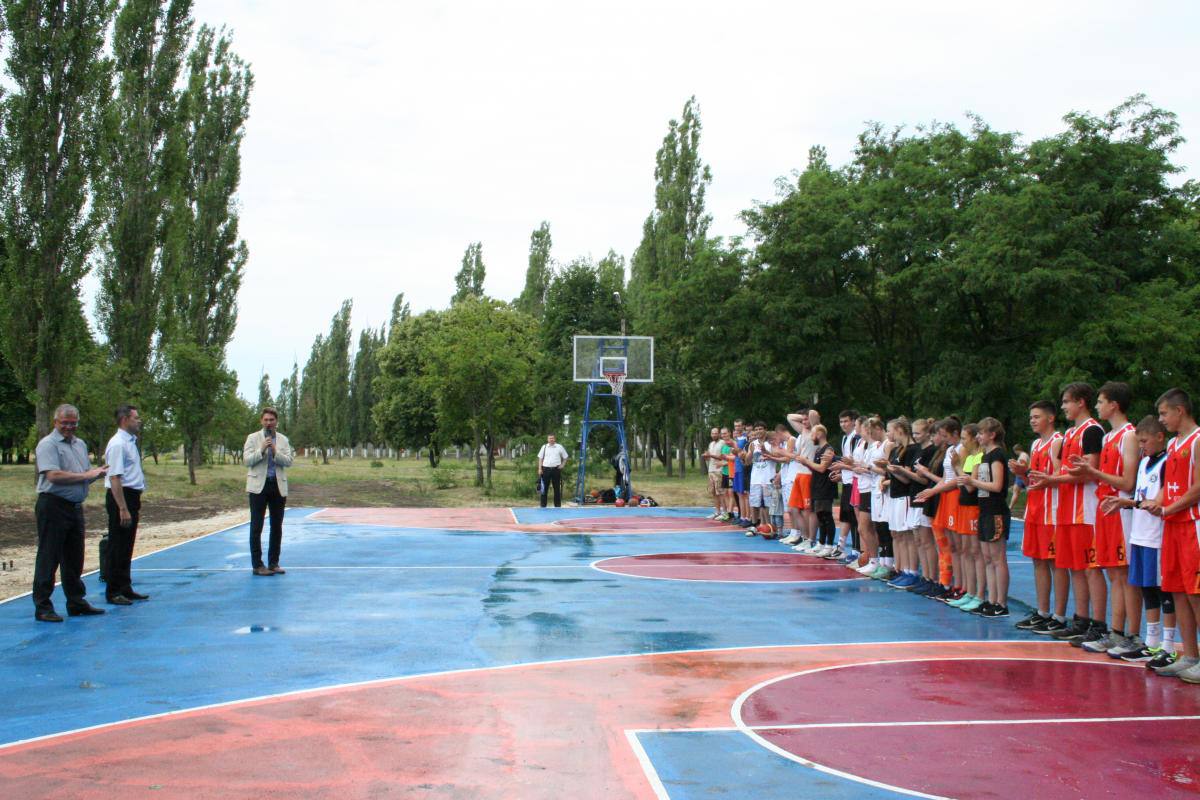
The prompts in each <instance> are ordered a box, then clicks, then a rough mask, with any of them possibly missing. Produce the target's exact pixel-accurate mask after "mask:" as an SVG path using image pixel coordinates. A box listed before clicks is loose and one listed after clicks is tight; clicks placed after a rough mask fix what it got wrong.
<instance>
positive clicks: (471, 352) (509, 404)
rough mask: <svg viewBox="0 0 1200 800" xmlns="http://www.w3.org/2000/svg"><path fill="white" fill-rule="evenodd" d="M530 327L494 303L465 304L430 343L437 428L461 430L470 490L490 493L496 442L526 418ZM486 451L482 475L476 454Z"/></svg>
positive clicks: (529, 320) (522, 316) (530, 323)
mask: <svg viewBox="0 0 1200 800" xmlns="http://www.w3.org/2000/svg"><path fill="white" fill-rule="evenodd" d="M534 331H535V322H534V320H533V318H532V317H530V316H529V315H527V314H523V313H521V312H519V311H516V310H514V309H512V308H510V307H508V306H507V305H506V304H503V303H500V302H498V301H494V300H485V299H475V298H467V299H464V300H462V301H460V302H459V303H458V304H456V305H454V306H452V307H451V308H450V310H449V311H447V312H445V315H444V317H443V320H442V324H441V325H439V326H438V328H437V330H436V332H435V333H434V334H433V336H432V337H431V340H430V343H429V351H430V352H429V364H428V372H427V377H428V379H429V381H430V385H431V388H432V393H433V396H434V397H435V398H436V400H437V417H438V427H439V428H440V429H442V430H447V429H454V428H455V427H459V426H464V425H465V426H466V427H467V428H468V429H469V430H470V432H471V441H472V444H473V452H474V453H475V485H476V486H484V487H486V488H487V490H488V491H491V488H492V458H491V452H492V450H493V448H494V447H495V443H496V438H497V436H498V435H500V434H504V433H508V432H510V431H512V430H514V429H515V428H516V427H517V426H518V425H519V424H520V422H521V420H522V419H524V418H526V417H527V416H528V412H529V404H530V400H531V391H532V380H531V378H532V374H533V362H534V359H535V357H536V351H535V346H534ZM483 447H486V448H487V451H488V454H489V457H488V459H487V473H486V475H485V473H484V466H483V462H482V460H481V456H480V452H481V449H482V448H483Z"/></svg>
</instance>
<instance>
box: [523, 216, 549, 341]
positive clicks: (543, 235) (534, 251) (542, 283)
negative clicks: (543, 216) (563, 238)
mask: <svg viewBox="0 0 1200 800" xmlns="http://www.w3.org/2000/svg"><path fill="white" fill-rule="evenodd" d="M551 245H552V240H551V238H550V223H549V222H543V223H542V224H541V225H539V226H538V228H537V230H535V231H534V232H533V233H532V234H531V235H530V237H529V267H528V268H527V269H526V270H525V288H524V289H523V290H522V291H521V296H520V297H518V298H517V302H516V304H515V305H516V307H517V310H518V311H524V312H525V313H526V314H529V315H530V316H532V317H533V318H534V319H541V317H542V309H543V307H544V306H545V305H546V290H547V289H548V288H549V287H550V276H551V273H552V270H551V267H550V247H551Z"/></svg>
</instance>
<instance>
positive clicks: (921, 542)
mask: <svg viewBox="0 0 1200 800" xmlns="http://www.w3.org/2000/svg"><path fill="white" fill-rule="evenodd" d="M936 428H937V423H936V422H935V421H934V420H932V419H918V420H915V421H914V422H913V424H912V430H913V443H914V444H915V445H916V446H917V447H918V448H919V450H918V453H917V459H916V461H915V462H914V464H913V465H912V467H911V468H909V467H905V466H901V465H897V466H896V468H895V470H894V471H895V472H896V473H897V474H898V475H904V476H905V477H906V478H907V479H908V490H909V493H910V500H909V506H910V508H909V514H910V519H909V527H910V528H911V529H912V531H913V548H914V551H915V558H916V560H917V569H918V571H919V573H920V577H919V578H918V579H917V580H916V581H914V582H913V583H912V585H911V586H908V587H906V588H907V589H908V590H909V591H910V592H912V593H913V594H919V595H923V596H930V595H932V594H934V593H935V592H938V591H939V590H940V588H941V585H940V584H939V583H938V582H937V580H935V579H936V578H937V577H939V575H938V552H937V543H936V542H935V540H934V535H933V530H932V525H933V519H932V514H934V513H935V512H936V509H937V501H938V497H937V495H934V496H933V497H932V498H930V499H929V500H921V499H919V497H920V495H921V493H922V492H923V491H924V490H925V489H926V488H928V487H929V486H930V485H931V484H933V483H936V482H937V480H936V476H933V477H932V478H930V477H926V473H928V472H929V468H930V467H931V466H933V462H934V458H935V456H936V454H937V451H938V447H939V444H935V441H934V440H935V439H937V438H939V437H940V434H938V433H936Z"/></svg>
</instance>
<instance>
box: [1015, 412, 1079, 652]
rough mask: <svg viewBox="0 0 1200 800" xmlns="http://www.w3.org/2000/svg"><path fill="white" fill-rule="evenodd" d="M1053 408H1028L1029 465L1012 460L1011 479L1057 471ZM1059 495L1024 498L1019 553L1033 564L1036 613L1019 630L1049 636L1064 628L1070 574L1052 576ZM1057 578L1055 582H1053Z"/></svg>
mask: <svg viewBox="0 0 1200 800" xmlns="http://www.w3.org/2000/svg"><path fill="white" fill-rule="evenodd" d="M1056 413H1057V412H1056V411H1055V409H1054V404H1053V403H1051V402H1050V401H1049V400H1039V401H1037V402H1036V403H1034V404H1032V405H1031V406H1029V427H1030V428H1031V429H1032V430H1033V432H1034V433H1035V434H1037V437H1038V438H1037V439H1035V440H1034V442H1033V444H1032V445H1030V447H1029V463H1028V464H1022V463H1021V462H1020V461H1018V460H1016V459H1013V460H1012V461H1009V462H1008V466H1009V469H1011V470H1012V471H1013V474H1014V475H1022V476H1023V475H1028V474H1029V473H1030V472H1042V473H1045V474H1047V475H1053V474H1054V473H1055V472H1057V471H1058V459H1059V452H1060V451H1061V450H1062V442H1063V437H1062V434H1061V433H1059V432H1058V431H1056V430H1054V418H1055V415H1056ZM1057 497H1058V493H1057V492H1056V491H1055V489H1054V487H1053V486H1047V485H1043V486H1040V487H1038V488H1037V489H1034V488H1032V487H1030V488H1029V490H1028V491H1027V492H1026V494H1025V537H1024V539H1023V540H1022V542H1021V552H1022V553H1024V554H1025V555H1026V556H1027V557H1029V559H1030V560H1031V561H1032V562H1033V586H1034V593H1035V594H1036V595H1037V609H1036V610H1035V611H1034V612H1033V613H1032V614H1030V615H1029V616H1028V617H1026V618H1025V619H1023V620H1021V621H1020V622H1018V623H1017V627H1018V628H1020V629H1021V630H1027V631H1033V632H1034V633H1041V634H1046V635H1049V634H1051V633H1054V632H1056V631H1060V630H1062V629H1063V628H1065V627H1066V613H1067V592H1068V591H1069V589H1070V574H1069V573H1068V572H1067V571H1066V570H1061V576H1055V574H1054V522H1055V517H1054V514H1055V511H1056V509H1055V500H1056V499H1057ZM1055 577H1058V580H1057V581H1054V578H1055ZM1052 583H1055V584H1057V585H1056V586H1055V587H1054V588H1055V592H1054V595H1055V596H1054V601H1055V602H1054V613H1053V614H1051V611H1050V590H1051V584H1052Z"/></svg>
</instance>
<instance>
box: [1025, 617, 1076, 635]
mask: <svg viewBox="0 0 1200 800" xmlns="http://www.w3.org/2000/svg"><path fill="white" fill-rule="evenodd" d="M1066 629H1067V624H1066V623H1065V622H1059V621H1058V620H1056V619H1055V618H1054V617H1046V618H1045V619H1044V620H1042V621H1041V622H1039V623H1038V624H1037V625H1034V626H1033V627H1032V628H1030V629H1029V632H1030V633H1037V634H1041V635H1042V636H1053V635H1054V634H1056V633H1060V632H1062V631H1065V630H1066Z"/></svg>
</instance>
